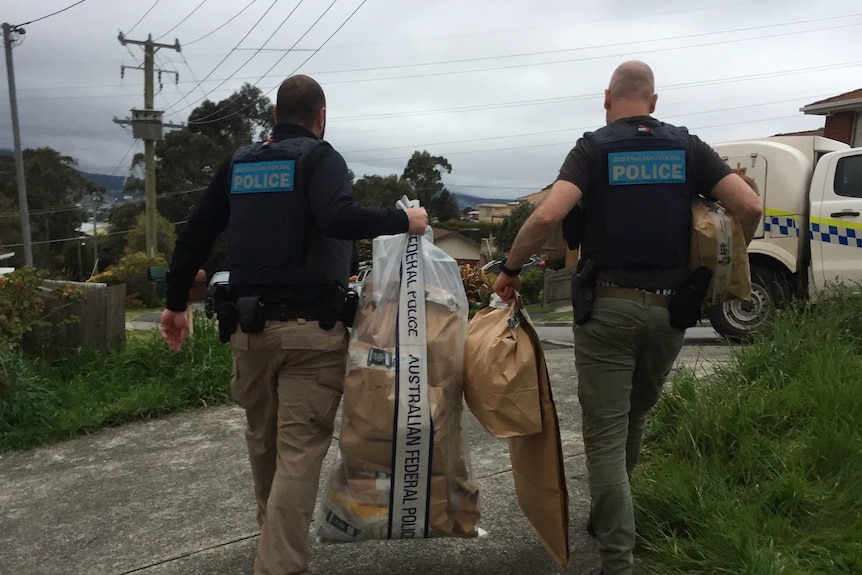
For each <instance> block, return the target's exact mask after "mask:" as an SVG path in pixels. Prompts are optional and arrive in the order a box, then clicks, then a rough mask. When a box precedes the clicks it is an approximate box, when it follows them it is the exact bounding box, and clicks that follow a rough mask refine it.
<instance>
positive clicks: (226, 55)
mask: <svg viewBox="0 0 862 575" xmlns="http://www.w3.org/2000/svg"><path fill="white" fill-rule="evenodd" d="M156 1H157V2H158V0H156ZM277 3H278V0H273V1H272V4H270V5H269V8H267V9H266V11H265V12H264V13H263V14H262V15H261V17H260V18H258V19H257V22H255V23H254V25H253V26H252V27H251V28H249V30H248V32H246V33H245V36H243V37H242V38H240V40H239V42H237V43H236V46H234V47H233V48H231V49H230V51H229V52H228V53H227V54H225V57H224V58H222V59H221V60H220V61H219V63H218V64H216V65H215V67H214V68H213V69H212V70H210V72H209V74H207V75H206V76H204V79H203V80H201V81H200V82H198V84H197V86H195V87H194V88H192V89H191V90H189V94H191V93H192V92H194V91H195V90H197V89H198V87H199V86H200V85H201V84H203V83H204V82H205V81H207V80H208V79H209V77H210V76H212V75H213V74H214V73H215V71H216V70H218V68H219V66H221V65H222V64H224V62H225V60H227V59H228V57H229V56H230V55H231V54H232V53H233V52H234V50H236V49H237V48H238V47H239V45H240V44H242V43H243V41H244V40H245V39H246V38H248V37H249V35H250V34H251V33H252V32H253V31H254V29H255V28H257V25H258V24H260V23H261V22H262V21H263V19H264V18H265V17H266V15H267V14H269V11H270V10H272V9H273V8H274V7H275V5H276V4H277ZM220 85H221V84H220ZM210 93H212V92H210ZM186 97H187V96H183V97H182V98H180V99H179V100H177V101H176V102H174V103H173V104H171V105H170V106H168V107H167V108H165V110H169V109H171V108H173V107H174V106H176V105H177V104H179V103H180V102H182V101H183V100H185V99H186ZM195 101H196V102H198V101H200V100H195ZM186 108H188V106H186V107H185V108H181V109H182V110H185V109H186Z"/></svg>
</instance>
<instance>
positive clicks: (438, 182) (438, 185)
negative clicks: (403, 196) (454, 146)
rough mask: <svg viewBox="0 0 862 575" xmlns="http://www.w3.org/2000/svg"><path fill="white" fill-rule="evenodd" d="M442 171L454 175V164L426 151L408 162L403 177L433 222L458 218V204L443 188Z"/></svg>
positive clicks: (414, 155) (417, 153)
mask: <svg viewBox="0 0 862 575" xmlns="http://www.w3.org/2000/svg"><path fill="white" fill-rule="evenodd" d="M441 169H442V170H445V171H446V173H452V164H450V163H449V160H447V159H446V158H444V157H443V156H432V155H431V154H429V153H428V152H427V151H426V150H423V151H421V152H418V151H417V152H413V156H411V157H410V159H409V160H408V161H407V166H406V167H405V168H404V173H403V174H402V176H401V177H402V178H403V179H404V180H406V181H407V182H408V183H409V184H410V187H411V188H412V190H413V194H412V196H411V197H414V198H418V199H419V203H420V204H421V205H422V206H423V207H424V208H425V209H426V210H428V214H429V216H430V219H431V220H432V221H437V220H448V219H452V218H453V217H458V216H457V214H458V203H457V202H456V201H455V198H454V197H453V196H452V195H451V194H450V193H449V191H448V190H446V188H445V187H444V186H443V183H442V179H443V174H442V173H441ZM444 192H445V193H444ZM453 213H454V214H455V215H454V216H453V215H452V214H453Z"/></svg>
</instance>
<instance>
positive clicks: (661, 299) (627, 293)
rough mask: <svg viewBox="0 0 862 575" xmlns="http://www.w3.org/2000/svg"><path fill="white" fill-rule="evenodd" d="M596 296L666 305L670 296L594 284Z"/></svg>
mask: <svg viewBox="0 0 862 575" xmlns="http://www.w3.org/2000/svg"><path fill="white" fill-rule="evenodd" d="M596 297H610V298H616V299H627V300H631V301H636V302H640V303H645V304H649V305H657V306H661V307H668V306H669V305H670V297H671V296H669V295H661V294H657V293H654V292H649V291H643V290H639V289H632V288H624V287H606V286H596Z"/></svg>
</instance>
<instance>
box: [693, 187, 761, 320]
mask: <svg viewBox="0 0 862 575" xmlns="http://www.w3.org/2000/svg"><path fill="white" fill-rule="evenodd" d="M689 258H690V259H689V265H690V268H691V269H692V270H693V269H696V268H698V267H700V266H706V267H708V268H710V269H711V270H712V271H713V275H712V281H711V282H710V284H709V290H708V291H707V293H706V297H705V298H704V302H703V303H704V306H711V305H715V304H720V303H722V302H723V301H725V300H728V299H742V300H746V301H747V300H749V299H750V298H751V271H750V269H749V265H748V250H747V245H746V243H745V234H744V233H743V231H742V225H741V224H740V222H739V219H738V218H736V217H731V216H729V215H728V214H727V213H726V212H725V210H724V208H723V207H722V206H721V205H720V204H718V203H717V202H708V201H705V200H703V199H701V198H695V199H694V200H692V203H691V250H690V256H689Z"/></svg>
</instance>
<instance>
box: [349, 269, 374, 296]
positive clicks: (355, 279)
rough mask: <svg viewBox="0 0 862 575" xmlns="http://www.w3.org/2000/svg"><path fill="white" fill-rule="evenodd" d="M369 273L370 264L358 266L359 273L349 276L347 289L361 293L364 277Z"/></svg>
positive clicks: (357, 293)
mask: <svg viewBox="0 0 862 575" xmlns="http://www.w3.org/2000/svg"><path fill="white" fill-rule="evenodd" d="M370 273H371V266H370V265H369V266H366V265H362V266H359V273H357V274H356V275H355V276H350V281H349V282H348V283H347V287H348V289H352V290H353V291H355V292H356V295H360V296H361V295H362V288H363V287H364V286H365V279H366V278H367V277H368V274H370Z"/></svg>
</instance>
